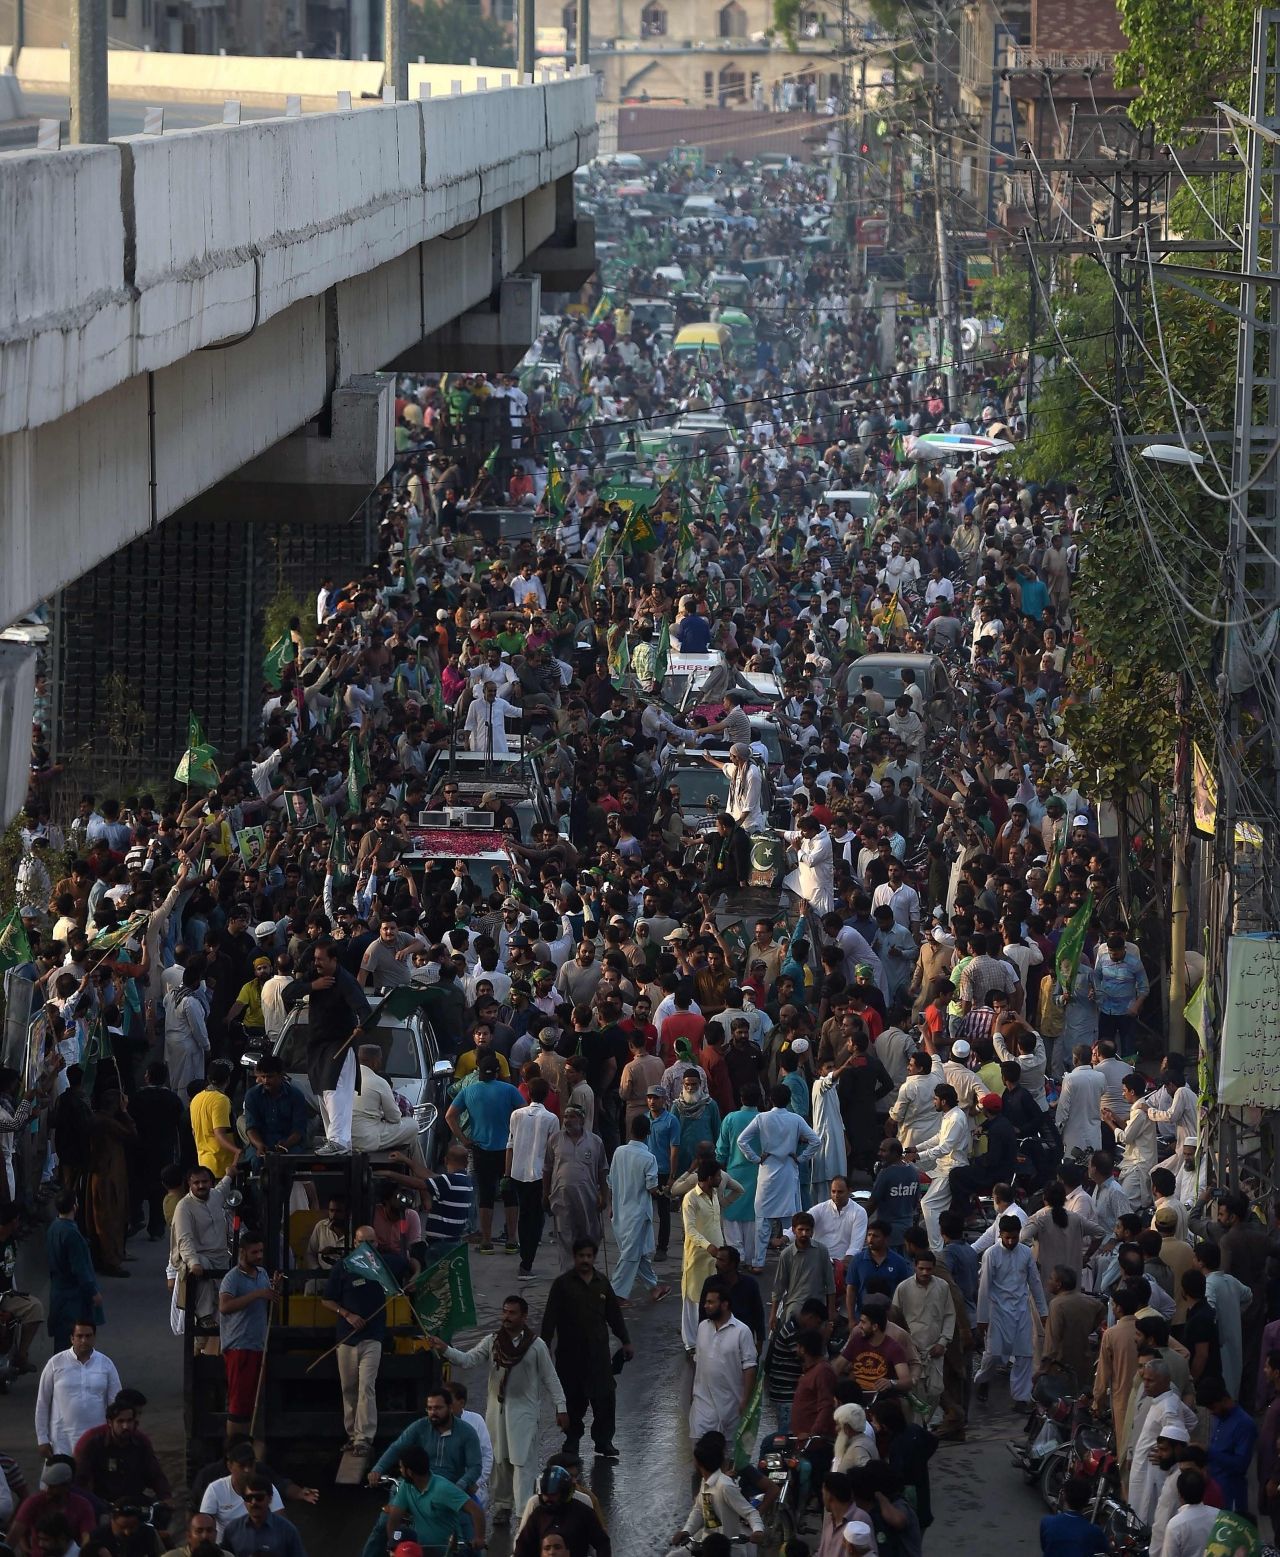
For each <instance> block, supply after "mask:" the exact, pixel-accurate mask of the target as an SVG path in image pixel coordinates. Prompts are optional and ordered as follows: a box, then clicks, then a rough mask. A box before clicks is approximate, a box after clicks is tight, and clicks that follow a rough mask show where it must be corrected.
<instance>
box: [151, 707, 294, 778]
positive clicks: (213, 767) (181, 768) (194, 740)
mask: <svg viewBox="0 0 1280 1557" xmlns="http://www.w3.org/2000/svg"><path fill="white" fill-rule="evenodd" d="M278 684H279V683H277V685H278ZM217 756H218V754H217V752H216V751H215V749H214V748H213V747H212V746H210V745H209V743H208V741H206V740H205V738H204V731H203V730H202V729H201V728H200V721H199V720H198V719H197V718H196V716H195V715H194V714H192V715H191V717H190V719H189V720H188V721H187V749H186V751H185V752H184V753H183V755H182V760H181V762H179V763H178V766H177V770H176V771H175V773H174V775H173V778H174V782H175V783H176V784H195V785H198V786H199V787H200V788H201V789H214V788H216V787H217V784H218V763H217Z"/></svg>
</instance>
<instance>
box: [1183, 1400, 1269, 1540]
mask: <svg viewBox="0 0 1280 1557" xmlns="http://www.w3.org/2000/svg"><path fill="white" fill-rule="evenodd" d="M1196 1404H1197V1405H1199V1406H1204V1407H1205V1408H1206V1410H1207V1411H1208V1412H1209V1415H1210V1416H1212V1417H1213V1431H1212V1432H1211V1433H1210V1434H1209V1474H1210V1475H1211V1476H1212V1477H1213V1479H1214V1480H1215V1481H1216V1482H1217V1483H1218V1485H1219V1486H1220V1487H1221V1488H1222V1496H1223V1499H1224V1501H1223V1507H1224V1508H1229V1509H1231V1511H1232V1512H1233V1513H1236V1514H1247V1513H1248V1512H1249V1466H1250V1464H1251V1462H1252V1460H1253V1451H1254V1448H1255V1446H1256V1445H1257V1442H1258V1424H1257V1423H1256V1422H1255V1421H1254V1420H1253V1418H1252V1417H1251V1416H1250V1415H1249V1413H1248V1412H1247V1411H1246V1410H1245V1409H1244V1407H1243V1406H1242V1405H1240V1404H1239V1403H1238V1402H1237V1401H1236V1400H1234V1399H1233V1398H1232V1397H1231V1395H1230V1394H1229V1393H1228V1392H1227V1386H1226V1384H1225V1383H1224V1382H1223V1381H1222V1379H1221V1378H1209V1377H1204V1378H1202V1379H1201V1380H1200V1382H1199V1383H1198V1384H1197V1385H1196Z"/></svg>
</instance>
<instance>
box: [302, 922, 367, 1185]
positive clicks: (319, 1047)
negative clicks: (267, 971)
mask: <svg viewBox="0 0 1280 1557" xmlns="http://www.w3.org/2000/svg"><path fill="white" fill-rule="evenodd" d="M304 995H305V996H306V997H307V1001H308V1004H307V1077H308V1079H309V1080H310V1082H311V1088H312V1091H313V1092H314V1093H315V1096H316V1101H317V1102H318V1103H319V1105H320V1117H321V1118H322V1119H323V1121H324V1133H325V1140H324V1143H323V1145H322V1146H320V1148H319V1150H320V1151H321V1152H324V1153H327V1154H331V1155H336V1154H338V1153H342V1152H349V1151H350V1150H351V1112H352V1109H353V1108H354V1106H355V1097H356V1089H357V1087H358V1085H359V1079H358V1078H359V1067H358V1066H357V1064H356V1048H355V1033H356V1030H357V1029H358V1028H360V1027H363V1026H364V1025H365V1023H366V1022H368V1020H369V1018H370V1016H371V1015H372V1011H371V1010H370V1006H369V1002H368V1001H367V1000H366V999H365V995H364V991H363V990H362V989H361V988H360V986H359V984H357V983H356V981H355V979H354V977H353V976H352V975H351V974H350V973H348V972H347V970H346V969H345V968H343V967H340V966H339V964H338V943H337V942H336V941H334V940H332V939H330V937H328V936H325V937H324V938H323V939H322V940H319V941H317V942H316V945H315V976H314V978H311V979H295V980H294V981H293V983H292V984H290V985H289V987H288V988H287V989H286V990H285V992H284V1003H285V1006H286V1007H287V1008H289V1009H292V1008H293V1007H294V1006H295V1005H297V1003H298V1001H299V1000H301V999H302V998H303V996H304Z"/></svg>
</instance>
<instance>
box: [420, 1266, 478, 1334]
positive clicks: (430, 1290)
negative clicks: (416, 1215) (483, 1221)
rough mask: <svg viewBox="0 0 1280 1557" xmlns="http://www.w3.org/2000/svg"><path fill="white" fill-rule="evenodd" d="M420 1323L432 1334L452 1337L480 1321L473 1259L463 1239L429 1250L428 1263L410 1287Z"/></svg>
mask: <svg viewBox="0 0 1280 1557" xmlns="http://www.w3.org/2000/svg"><path fill="white" fill-rule="evenodd" d="M407 1291H408V1296H409V1301H410V1303H412V1304H413V1311H414V1313H415V1314H416V1315H417V1319H418V1323H419V1324H420V1325H421V1326H422V1328H423V1329H424V1330H425V1331H426V1332H427V1334H428V1335H438V1336H440V1337H441V1338H442V1339H444V1340H446V1341H447V1340H450V1339H451V1338H452V1337H453V1336H454V1335H456V1334H457V1332H458V1331H459V1330H466V1329H469V1328H470V1327H471V1326H472V1325H474V1324H475V1322H476V1300H475V1298H474V1297H473V1296H472V1294H471V1262H470V1257H469V1256H468V1254H467V1246H466V1244H463V1243H454V1244H446V1245H445V1246H444V1247H443V1248H441V1249H439V1250H431V1249H429V1250H428V1251H427V1264H426V1265H425V1266H424V1267H423V1269H422V1271H421V1272H420V1274H419V1275H418V1276H416V1277H415V1278H414V1280H413V1281H412V1282H411V1283H410V1284H409V1287H408V1288H407Z"/></svg>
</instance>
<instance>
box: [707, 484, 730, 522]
mask: <svg viewBox="0 0 1280 1557" xmlns="http://www.w3.org/2000/svg"><path fill="white" fill-rule="evenodd" d="M706 509H707V512H708V513H709V514H714V515H715V516H716V518H717V519H723V518H724V516H725V514H727V513H728V512H729V505H728V503H726V502H725V500H724V493H723V492H722V491H721V490H720V483H719V482H718V481H713V482H712V483H711V490H710V491H709V492H708V493H707V501H706Z"/></svg>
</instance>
